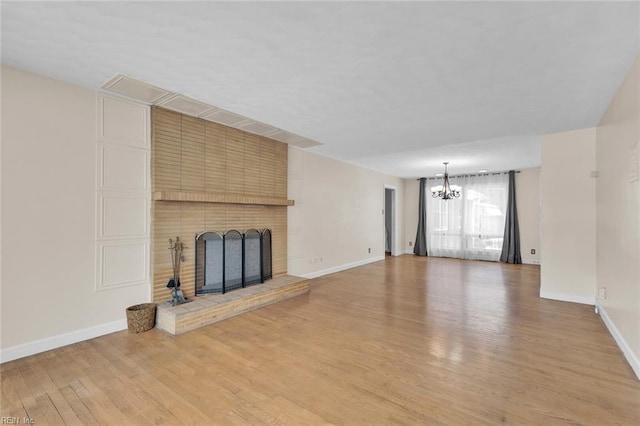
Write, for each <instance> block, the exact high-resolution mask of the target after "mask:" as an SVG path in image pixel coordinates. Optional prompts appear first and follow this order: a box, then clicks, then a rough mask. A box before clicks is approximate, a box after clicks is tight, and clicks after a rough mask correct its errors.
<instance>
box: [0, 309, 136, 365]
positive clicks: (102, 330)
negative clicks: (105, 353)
mask: <svg viewBox="0 0 640 426" xmlns="http://www.w3.org/2000/svg"><path fill="white" fill-rule="evenodd" d="M126 329H127V320H126V319H122V320H117V321H112V322H108V323H105V324H100V325H96V326H93V327H89V328H83V329H81V330H76V331H72V332H69V333H64V334H58V335H57V336H53V337H47V338H44V339H40V340H35V341H33V342H29V343H23V344H22V345H17V346H12V347H10V348H6V349H0V363H4V362H8V361H13V360H14V359H18V358H24V357H26V356H29V355H35V354H38V353H40V352H46V351H49V350H51V349H56V348H59V347H62V346H67V345H71V344H73V343H78V342H82V341H83V340H89V339H93V338H95V337H99V336H104V335H105V334H110V333H114V332H116V331H122V330H126Z"/></svg>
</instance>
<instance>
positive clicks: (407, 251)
mask: <svg viewBox="0 0 640 426" xmlns="http://www.w3.org/2000/svg"><path fill="white" fill-rule="evenodd" d="M398 254H413V250H400V252H399V253H398Z"/></svg>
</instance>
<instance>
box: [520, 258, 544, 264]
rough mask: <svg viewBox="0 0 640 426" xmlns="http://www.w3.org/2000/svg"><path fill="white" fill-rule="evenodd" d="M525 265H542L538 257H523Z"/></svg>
mask: <svg viewBox="0 0 640 426" xmlns="http://www.w3.org/2000/svg"><path fill="white" fill-rule="evenodd" d="M522 264H523V265H538V266H540V261H539V260H537V259H524V258H523V259H522Z"/></svg>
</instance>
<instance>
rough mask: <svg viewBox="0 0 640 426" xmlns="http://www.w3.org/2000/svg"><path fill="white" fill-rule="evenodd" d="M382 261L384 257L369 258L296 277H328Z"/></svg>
mask: <svg viewBox="0 0 640 426" xmlns="http://www.w3.org/2000/svg"><path fill="white" fill-rule="evenodd" d="M384 259H385V257H384V256H377V257H370V258H369V259H363V260H359V261H357V262H351V263H345V264H344V265H340V266H334V267H333V268H327V269H322V270H320V271H316V272H310V273H308V274H302V275H298V276H299V277H302V278H307V279H311V278H318V277H321V276H323V275H329V274H333V273H336V272H340V271H345V270H347V269H351V268H355V267H357V266H362V265H366V264H369V263H373V262H379V261H380V260H384Z"/></svg>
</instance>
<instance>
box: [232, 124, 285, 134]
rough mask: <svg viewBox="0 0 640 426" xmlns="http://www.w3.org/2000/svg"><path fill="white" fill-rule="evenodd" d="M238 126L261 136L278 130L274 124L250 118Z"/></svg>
mask: <svg viewBox="0 0 640 426" xmlns="http://www.w3.org/2000/svg"><path fill="white" fill-rule="evenodd" d="M238 128H239V129H242V130H244V131H247V132H249V133H254V134H256V135H260V136H264V135H268V134H269V133H273V132H275V131H277V130H278V129H276V128H275V127H273V126H269V125H267V124H262V123H259V122H257V121H253V120H248V121H247V122H246V123H242V124H241V125H240V126H238Z"/></svg>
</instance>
